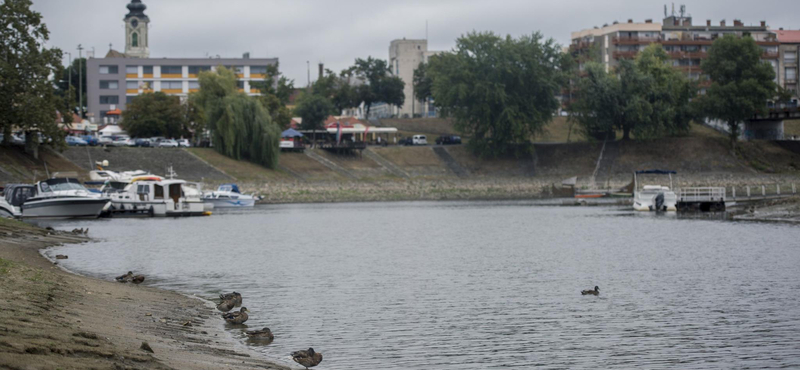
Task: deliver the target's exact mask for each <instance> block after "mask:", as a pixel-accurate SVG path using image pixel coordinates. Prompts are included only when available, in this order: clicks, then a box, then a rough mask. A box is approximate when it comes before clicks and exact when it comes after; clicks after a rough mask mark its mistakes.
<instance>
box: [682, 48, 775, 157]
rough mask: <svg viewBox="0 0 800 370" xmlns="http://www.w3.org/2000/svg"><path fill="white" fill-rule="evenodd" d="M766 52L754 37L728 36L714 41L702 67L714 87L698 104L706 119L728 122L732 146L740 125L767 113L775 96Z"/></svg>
mask: <svg viewBox="0 0 800 370" xmlns="http://www.w3.org/2000/svg"><path fill="white" fill-rule="evenodd" d="M762 53H763V51H762V50H761V48H760V47H759V46H758V45H757V44H756V42H755V41H754V40H753V38H752V37H749V36H745V37H741V38H739V37H736V36H734V35H725V36H724V37H720V38H718V39H716V40H715V41H714V43H713V44H712V45H711V49H710V50H709V52H708V58H706V59H705V60H704V61H703V63H702V64H701V67H702V69H703V72H704V73H706V74H708V76H709V77H710V78H711V86H710V87H709V88H708V89H707V90H706V94H705V95H701V96H700V97H699V98H698V99H697V100H696V104H697V107H698V110H699V111H701V112H702V114H703V115H704V116H705V117H708V118H712V119H717V120H720V121H723V122H727V123H728V128H729V134H730V141H731V145H732V146H735V144H736V140H738V138H739V134H740V130H739V125H740V124H741V123H743V122H744V121H745V120H747V119H748V118H750V117H752V116H753V115H756V114H764V113H766V111H767V100H769V99H771V98H773V97H774V95H775V94H776V86H775V82H774V79H775V72H774V71H773V69H772V66H770V65H769V64H767V63H764V62H763V61H762V60H761V55H762Z"/></svg>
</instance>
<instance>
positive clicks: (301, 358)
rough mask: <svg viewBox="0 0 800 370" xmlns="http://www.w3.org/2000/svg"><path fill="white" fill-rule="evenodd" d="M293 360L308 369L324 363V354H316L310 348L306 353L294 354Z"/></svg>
mask: <svg viewBox="0 0 800 370" xmlns="http://www.w3.org/2000/svg"><path fill="white" fill-rule="evenodd" d="M292 360H294V362H297V363H298V364H300V365H302V366H304V367H305V368H306V369H308V368H309V367H314V366H317V365H319V363H320V362H322V354H321V353H318V352H314V349H313V348H309V349H307V350H305V351H296V352H292Z"/></svg>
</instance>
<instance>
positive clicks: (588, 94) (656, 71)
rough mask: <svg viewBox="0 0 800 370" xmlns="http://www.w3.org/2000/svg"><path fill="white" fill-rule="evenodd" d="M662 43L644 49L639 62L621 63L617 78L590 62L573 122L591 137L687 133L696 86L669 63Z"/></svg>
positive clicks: (578, 96)
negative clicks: (619, 134)
mask: <svg viewBox="0 0 800 370" xmlns="http://www.w3.org/2000/svg"><path fill="white" fill-rule="evenodd" d="M668 59H669V56H668V55H667V54H666V53H665V52H664V50H663V49H662V48H661V45H658V44H653V45H650V46H648V47H647V48H645V50H643V51H642V52H641V53H639V55H638V56H637V58H636V60H635V61H629V60H622V61H620V65H619V67H618V68H617V70H616V71H615V73H614V74H609V73H606V71H605V67H604V66H603V65H601V64H597V63H592V62H590V63H587V64H586V68H585V72H586V76H585V77H584V78H581V79H580V81H579V82H578V85H579V89H578V90H577V92H576V96H577V99H576V101H575V102H574V103H573V104H572V105H571V106H570V110H571V111H572V113H573V116H572V118H573V119H574V120H576V121H577V122H578V123H579V124H580V125H581V127H582V128H583V131H584V135H585V136H586V137H587V138H594V139H599V140H603V139H606V138H613V137H614V136H615V134H614V132H615V131H616V130H621V131H622V133H623V139H625V140H627V139H630V135H631V133H633V135H635V136H636V138H639V139H650V138H658V137H663V136H669V135H681V134H686V133H688V131H689V128H690V126H689V123H690V121H691V119H692V116H693V115H692V110H691V105H690V103H689V102H690V99H691V98H692V97H693V96H694V95H695V93H696V88H695V86H694V84H693V83H691V82H690V81H689V80H688V79H687V78H686V77H685V76H684V75H683V74H682V73H681V72H680V71H678V70H675V69H673V68H672V67H670V66H669V65H667V64H666V62H667V61H668Z"/></svg>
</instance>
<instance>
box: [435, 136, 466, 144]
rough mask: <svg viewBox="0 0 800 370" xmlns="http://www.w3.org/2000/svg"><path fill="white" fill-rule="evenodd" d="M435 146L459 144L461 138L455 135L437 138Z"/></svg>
mask: <svg viewBox="0 0 800 370" xmlns="http://www.w3.org/2000/svg"><path fill="white" fill-rule="evenodd" d="M436 144H437V145H453V144H461V136H456V135H444V136H439V137H438V138H437V139H436Z"/></svg>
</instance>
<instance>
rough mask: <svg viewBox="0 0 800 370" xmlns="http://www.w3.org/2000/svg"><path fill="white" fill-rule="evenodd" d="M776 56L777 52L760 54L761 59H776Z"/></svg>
mask: <svg viewBox="0 0 800 370" xmlns="http://www.w3.org/2000/svg"><path fill="white" fill-rule="evenodd" d="M778 55H779V54H778V52H777V51H765V52H764V53H763V54H761V59H778Z"/></svg>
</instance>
